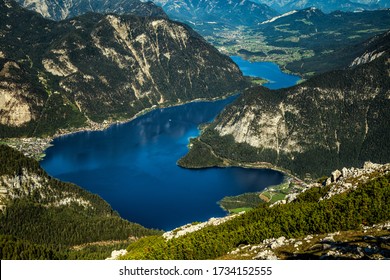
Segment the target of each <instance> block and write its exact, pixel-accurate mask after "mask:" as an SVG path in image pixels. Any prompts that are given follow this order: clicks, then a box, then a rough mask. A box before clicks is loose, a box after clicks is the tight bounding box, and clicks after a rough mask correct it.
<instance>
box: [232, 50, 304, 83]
mask: <svg viewBox="0 0 390 280" xmlns="http://www.w3.org/2000/svg"><path fill="white" fill-rule="evenodd" d="M231 59H232V60H233V61H234V62H235V63H236V64H237V65H238V66H239V67H240V69H241V71H242V72H243V73H244V75H246V76H252V77H261V78H263V79H266V80H268V81H269V82H268V83H265V84H263V86H265V87H267V88H270V89H279V88H287V87H291V86H293V85H295V84H296V83H297V82H298V81H299V80H300V79H301V78H300V77H299V76H296V75H291V74H286V73H283V72H282V71H281V70H280V68H279V66H278V65H277V64H275V63H273V62H251V61H248V60H245V59H243V58H241V57H240V56H231Z"/></svg>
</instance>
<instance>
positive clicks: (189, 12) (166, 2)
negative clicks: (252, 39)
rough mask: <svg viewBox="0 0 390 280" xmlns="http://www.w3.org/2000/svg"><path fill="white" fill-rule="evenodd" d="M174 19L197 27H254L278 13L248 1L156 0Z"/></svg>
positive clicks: (265, 6)
mask: <svg viewBox="0 0 390 280" xmlns="http://www.w3.org/2000/svg"><path fill="white" fill-rule="evenodd" d="M154 3H156V4H157V5H160V6H161V7H162V8H163V9H164V11H165V12H166V13H167V14H168V15H169V16H170V17H171V18H173V19H176V20H179V21H182V22H188V23H192V24H194V25H195V26H196V25H203V24H214V25H215V24H216V25H221V24H223V25H227V26H229V27H232V26H233V27H234V26H239V25H246V26H252V25H256V24H259V23H260V22H262V21H264V20H267V19H270V18H272V17H274V16H276V15H277V13H276V12H275V11H274V10H272V9H271V8H269V7H268V6H267V5H264V4H257V3H254V2H253V1H248V0H229V1H226V0H154ZM195 28H196V27H195Z"/></svg>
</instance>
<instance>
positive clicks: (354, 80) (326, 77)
mask: <svg viewBox="0 0 390 280" xmlns="http://www.w3.org/2000/svg"><path fill="white" fill-rule="evenodd" d="M389 41H390V33H389V32H387V33H385V34H383V35H382V36H378V37H376V38H375V39H373V40H372V41H371V44H369V45H367V47H366V49H367V52H366V53H365V54H363V55H362V56H360V57H358V58H356V59H355V61H359V63H355V65H357V66H355V67H352V68H350V69H347V70H340V71H332V72H328V73H324V74H320V75H317V76H314V77H313V78H311V79H309V80H308V81H306V82H303V83H301V84H299V85H297V86H295V87H292V88H288V89H282V90H277V91H270V90H267V89H265V88H257V89H250V90H248V91H246V92H245V93H244V94H243V95H241V96H240V97H239V98H238V99H237V100H236V101H235V102H234V103H232V104H231V105H230V106H228V107H227V108H225V110H224V111H223V112H222V113H221V114H220V115H219V116H218V117H217V118H216V120H215V121H214V122H213V123H211V124H210V125H208V126H207V128H205V129H204V131H203V132H202V134H201V136H200V137H199V138H197V139H193V140H192V141H191V149H190V152H189V153H188V154H187V155H186V156H185V157H184V158H182V159H181V160H180V161H179V164H180V165H182V166H185V167H192V168H197V167H205V166H215V165H226V164H227V165H231V164H233V165H241V164H250V165H255V166H268V167H269V166H274V167H275V166H276V167H278V168H282V169H284V170H289V171H290V172H292V173H293V174H296V175H298V176H299V177H301V178H303V177H305V176H307V174H310V175H311V176H312V177H313V178H317V177H320V176H322V175H324V174H329V173H330V171H331V170H332V169H334V168H341V167H342V166H358V165H360V164H361V163H362V162H363V161H366V160H371V161H374V162H382V163H383V162H389V160H390V145H389V141H388V139H389V137H390V134H389V132H390V127H389V124H390V114H389V108H390V101H389V100H390V99H389V97H390V71H389V69H390V67H389V59H390V49H389Z"/></svg>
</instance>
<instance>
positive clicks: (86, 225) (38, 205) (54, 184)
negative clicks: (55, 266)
mask: <svg viewBox="0 0 390 280" xmlns="http://www.w3.org/2000/svg"><path fill="white" fill-rule="evenodd" d="M0 162H1V164H0V225H1V227H0V240H1V241H0V248H1V249H0V255H1V257H2V259H4V258H3V257H4V256H7V253H6V249H4V247H3V246H5V245H4V243H3V240H2V239H3V237H4V236H12V238H11V240H9V239H10V238H9V237H7V238H6V239H8V241H12V240H15V238H16V239H17V240H24V241H27V242H28V243H29V247H30V246H32V245H34V244H38V245H39V246H51V247H52V248H58V246H62V253H63V254H62V257H64V256H65V251H66V249H67V248H70V246H74V245H80V244H86V243H91V242H103V241H112V240H123V241H126V242H129V240H131V239H137V238H139V237H141V236H146V235H152V234H153V235H155V234H159V233H160V232H159V231H157V230H150V229H146V228H144V227H142V226H141V225H139V224H135V223H131V222H129V221H127V220H124V219H122V218H121V217H120V216H119V215H118V214H117V213H116V212H115V211H114V210H113V209H112V208H111V207H110V205H108V203H107V202H105V201H104V200H103V199H102V198H100V197H99V196H97V195H95V194H92V193H89V192H87V191H85V190H83V189H81V188H80V187H78V186H76V185H73V184H70V183H64V182H60V181H58V180H56V179H54V178H52V177H50V176H49V175H48V174H47V173H46V172H45V171H44V170H43V169H42V168H41V167H40V166H39V163H38V162H37V161H35V160H33V159H30V158H27V157H25V156H24V155H23V154H22V153H20V152H18V151H16V150H14V149H12V148H10V147H8V146H4V145H1V146H0ZM6 243H7V242H6ZM23 243H25V242H23ZM41 248H42V247H41ZM8 249H10V248H8ZM14 249H15V250H16V249H21V247H19V248H13V249H11V250H14ZM14 257H16V258H26V256H23V254H19V256H14ZM40 257H44V258H52V257H54V256H52V257H51V256H50V255H48V256H46V257H45V256H34V258H40ZM27 258H28V256H27Z"/></svg>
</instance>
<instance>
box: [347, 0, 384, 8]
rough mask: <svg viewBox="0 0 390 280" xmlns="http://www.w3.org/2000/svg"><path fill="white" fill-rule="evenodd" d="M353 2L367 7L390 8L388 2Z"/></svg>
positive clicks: (377, 0)
mask: <svg viewBox="0 0 390 280" xmlns="http://www.w3.org/2000/svg"><path fill="white" fill-rule="evenodd" d="M351 2H354V3H360V4H365V5H374V6H375V5H377V6H379V7H381V8H390V2H389V1H388V0H352V1H351Z"/></svg>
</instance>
